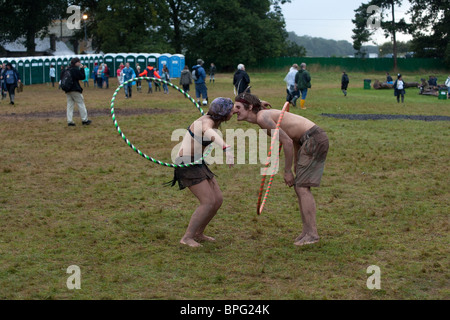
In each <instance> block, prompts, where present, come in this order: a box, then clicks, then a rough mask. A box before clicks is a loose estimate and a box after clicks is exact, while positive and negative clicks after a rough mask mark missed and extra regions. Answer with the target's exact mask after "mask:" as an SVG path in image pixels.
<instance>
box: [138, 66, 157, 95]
mask: <svg viewBox="0 0 450 320" xmlns="http://www.w3.org/2000/svg"><path fill="white" fill-rule="evenodd" d="M138 74H139V77H148V78H155V77H156V78H158V79H161V76H160V75H159V73H158V72H157V71H156V70H155V68H153V66H152V65H151V64H150V63H149V64H148V66H147V68H145V70H144V71H143V72H142V73H138ZM147 83H148V92H147V94H149V93H153V91H152V80H147ZM155 87H156V82H155ZM155 91H156V89H155Z"/></svg>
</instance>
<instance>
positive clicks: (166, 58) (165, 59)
mask: <svg viewBox="0 0 450 320" xmlns="http://www.w3.org/2000/svg"><path fill="white" fill-rule="evenodd" d="M171 57H172V55H171V54H170V53H164V54H162V55H161V56H160V57H159V73H160V74H161V73H162V70H163V67H164V66H165V65H167V68H168V69H169V74H170V77H171V78H172V64H171V63H170V58H171Z"/></svg>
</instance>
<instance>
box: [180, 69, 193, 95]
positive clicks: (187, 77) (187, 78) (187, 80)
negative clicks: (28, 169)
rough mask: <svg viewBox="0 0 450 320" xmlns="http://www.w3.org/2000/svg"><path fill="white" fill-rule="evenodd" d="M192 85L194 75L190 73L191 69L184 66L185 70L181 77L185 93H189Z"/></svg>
mask: <svg viewBox="0 0 450 320" xmlns="http://www.w3.org/2000/svg"><path fill="white" fill-rule="evenodd" d="M191 84H192V74H191V72H190V71H189V67H188V66H184V69H183V71H181V76H180V85H182V86H183V90H184V92H189V90H190V85H191Z"/></svg>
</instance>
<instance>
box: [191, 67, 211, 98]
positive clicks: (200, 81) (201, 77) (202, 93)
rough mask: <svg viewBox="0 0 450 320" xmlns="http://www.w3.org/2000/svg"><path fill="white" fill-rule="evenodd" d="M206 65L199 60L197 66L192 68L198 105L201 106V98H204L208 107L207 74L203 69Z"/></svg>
mask: <svg viewBox="0 0 450 320" xmlns="http://www.w3.org/2000/svg"><path fill="white" fill-rule="evenodd" d="M204 63H205V62H204V61H203V60H202V59H198V60H197V65H196V66H193V67H192V72H193V75H192V79H194V82H195V95H196V97H197V103H198V104H200V97H203V105H204V106H206V105H207V104H208V88H207V87H206V83H205V79H206V72H205V69H203V64H204ZM194 75H195V76H194Z"/></svg>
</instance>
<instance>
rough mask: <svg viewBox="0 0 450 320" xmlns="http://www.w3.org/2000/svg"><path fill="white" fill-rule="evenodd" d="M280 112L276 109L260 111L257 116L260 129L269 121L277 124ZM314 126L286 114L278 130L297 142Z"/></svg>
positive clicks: (309, 121)
mask: <svg viewBox="0 0 450 320" xmlns="http://www.w3.org/2000/svg"><path fill="white" fill-rule="evenodd" d="M280 115H281V111H280V110H276V109H267V110H261V111H259V112H258V114H257V123H258V124H259V125H260V126H261V127H265V126H264V125H263V124H264V123H265V122H266V121H267V120H268V119H269V120H273V122H275V123H277V122H278V119H279V118H280ZM315 125H316V124H315V123H314V122H312V121H311V120H308V119H306V118H304V117H302V116H299V115H296V114H293V113H290V112H286V113H285V114H284V117H283V120H282V122H281V126H280V128H281V129H282V130H283V131H284V132H285V133H286V134H287V135H288V136H289V137H290V138H291V139H292V140H293V141H299V140H300V138H301V137H302V136H303V134H304V133H305V132H306V131H308V130H309V129H311V128H312V127H314V126H315Z"/></svg>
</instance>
